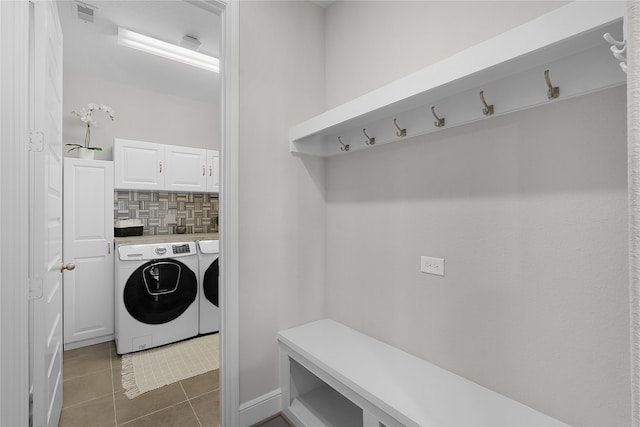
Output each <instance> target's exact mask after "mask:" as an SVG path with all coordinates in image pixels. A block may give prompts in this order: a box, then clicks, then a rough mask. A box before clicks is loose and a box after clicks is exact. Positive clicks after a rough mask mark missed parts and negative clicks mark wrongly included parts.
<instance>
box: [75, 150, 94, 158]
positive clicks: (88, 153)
mask: <svg viewBox="0 0 640 427" xmlns="http://www.w3.org/2000/svg"><path fill="white" fill-rule="evenodd" d="M95 155H96V152H95V150H87V149H86V148H78V157H79V158H81V159H85V160H93V159H94V157H95Z"/></svg>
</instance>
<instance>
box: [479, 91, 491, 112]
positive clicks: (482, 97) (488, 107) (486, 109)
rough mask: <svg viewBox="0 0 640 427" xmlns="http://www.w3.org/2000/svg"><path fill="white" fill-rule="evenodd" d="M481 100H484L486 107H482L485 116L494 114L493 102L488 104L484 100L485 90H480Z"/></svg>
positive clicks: (483, 103)
mask: <svg viewBox="0 0 640 427" xmlns="http://www.w3.org/2000/svg"><path fill="white" fill-rule="evenodd" d="M480 101H482V105H483V106H484V108H483V109H482V114H484V115H485V116H491V115H493V104H491V105H487V101H485V100H484V91H483V90H481V91H480Z"/></svg>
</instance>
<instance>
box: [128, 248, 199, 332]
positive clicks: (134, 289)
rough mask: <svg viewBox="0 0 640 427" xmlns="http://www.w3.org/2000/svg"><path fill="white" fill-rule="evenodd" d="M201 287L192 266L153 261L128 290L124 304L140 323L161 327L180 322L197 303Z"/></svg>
mask: <svg viewBox="0 0 640 427" xmlns="http://www.w3.org/2000/svg"><path fill="white" fill-rule="evenodd" d="M197 292H198V284H197V279H196V275H195V273H194V272H193V271H191V269H190V268H189V267H187V266H186V265H184V264H183V263H181V262H180V261H177V260H175V259H161V260H154V261H149V262H147V263H145V264H143V265H141V266H140V267H138V268H137V269H136V271H134V272H133V274H132V275H131V276H130V277H129V280H127V284H126V285H125V287H124V295H123V298H124V305H125V307H126V309H127V311H128V312H129V314H130V315H131V316H132V317H133V318H134V319H136V320H138V321H140V322H142V323H147V324H151V325H159V324H162V323H167V322H171V321H172V320H175V319H177V318H178V317H179V316H180V315H181V314H182V313H184V312H185V311H186V310H187V308H189V306H190V305H191V304H193V302H194V301H195V300H196V297H197Z"/></svg>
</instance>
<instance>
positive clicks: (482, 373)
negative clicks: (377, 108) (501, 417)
mask: <svg viewBox="0 0 640 427" xmlns="http://www.w3.org/2000/svg"><path fill="white" fill-rule="evenodd" d="M516 6H517V7H516ZM557 6H558V4H557V3H550V2H539V3H524V2H518V4H517V5H516V4H515V3H504V2H497V3H488V4H487V3H475V4H474V5H471V4H469V3H467V4H463V3H457V2H446V3H445V2H439V3H437V2H345V3H343V2H338V3H335V4H334V5H333V6H331V7H330V8H329V9H328V10H327V14H326V22H325V34H326V46H325V49H326V82H327V83H326V99H327V106H328V107H330V106H333V105H335V104H338V103H341V102H344V101H346V100H348V99H350V98H352V97H354V96H357V95H360V94H362V93H364V92H366V91H368V90H371V89H374V88H375V87H378V86H380V85H381V84H384V83H387V82H388V81H391V80H393V79H395V78H397V77H400V76H402V75H406V74H408V73H410V72H412V71H415V70H417V69H419V68H420V67H422V66H424V65H425V63H429V62H433V61H432V60H431V59H432V58H433V57H440V56H441V55H442V50H443V49H445V48H447V47H449V46H450V44H448V43H447V42H446V40H448V37H452V38H453V39H454V42H452V45H454V46H455V47H453V50H454V51H455V50H456V49H457V50H459V49H461V48H463V47H465V45H472V44H474V43H476V42H477V41H478V40H479V39H483V38H486V37H488V36H489V35H490V34H488V33H490V32H491V31H493V30H498V31H504V29H506V28H508V27H509V26H513V25H512V24H514V23H517V21H520V22H522V21H525V20H527V19H530V18H531V17H533V16H536V15H538V14H540V13H543V12H545V9H551V8H554V7H557ZM503 11H504V13H503ZM399 17H404V18H403V19H402V20H400V19H399ZM417 17H425V19H426V20H427V21H428V23H429V25H426V24H425V25H417V24H416V22H420V19H419V18H417ZM365 23H370V24H371V23H375V27H376V28H383V29H384V28H387V30H386V31H380V32H376V31H370V32H364V31H363V25H365ZM405 23H406V26H407V27H408V28H402V24H405ZM461 25H463V26H464V28H465V29H464V31H462V30H461V27H460V26H461ZM489 26H490V27H491V29H489V28H488V27H489ZM396 29H397V31H394V30H396ZM492 29H493V30H492ZM476 34H478V37H476V36H475V35H476ZM436 41H437V42H436ZM433 43H436V44H435V45H433ZM396 47H399V49H402V50H404V51H405V52H406V55H404V56H402V57H399V56H398V55H397V54H393V53H390V52H391V51H392V50H393V49H394V48H396ZM416 52H420V54H416ZM418 57H419V58H418ZM367 64H368V65H369V67H368V68H366V69H365V65H367ZM371 64H373V66H370V65H371ZM625 103H626V100H625V89H624V88H617V89H612V90H607V91H603V92H599V93H596V94H592V95H589V96H584V97H581V98H579V99H574V100H568V101H560V102H554V103H550V104H549V105H548V106H544V107H540V108H536V109H532V110H528V111H525V112H520V113H516V114H512V115H509V116H506V117H498V118H492V119H488V120H485V121H482V122H479V123H475V124H472V125H467V126H463V127H459V128H454V129H445V130H443V131H442V132H438V133H436V134H431V135H428V136H423V137H416V138H413V139H409V140H406V141H404V142H402V143H395V144H391V145H387V146H381V147H376V148H373V149H370V150H365V151H360V152H354V153H350V154H347V155H343V156H338V157H335V158H331V159H329V160H328V161H327V163H326V194H327V196H326V197H327V213H326V215H327V218H326V224H327V225H326V230H327V276H326V282H325V296H324V298H325V314H326V315H327V316H328V317H331V318H334V319H336V320H338V321H341V322H343V323H345V324H347V325H350V326H352V327H354V328H356V329H359V330H361V331H364V332H366V333H368V334H370V335H372V336H374V337H377V338H379V339H381V340H383V341H386V342H388V343H391V344H393V345H395V346H398V347H400V348H402V349H405V350H407V351H408V352H410V353H413V354H416V355H418V356H419V357H422V358H424V359H426V360H429V361H431V362H433V363H435V364H437V365H439V366H442V367H444V368H446V369H448V370H450V371H453V372H455V373H458V374H460V375H462V376H464V377H467V378H469V379H471V380H473V381H476V382H478V383H480V384H482V385H484V386H486V387H488V388H490V389H493V390H495V391H498V392H500V393H503V394H505V395H507V396H509V397H511V398H514V399H516V400H518V401H521V402H523V403H525V404H527V405H529V406H532V407H534V408H536V409H538V410H540V411H542V412H545V413H548V414H550V415H552V416H554V417H556V418H559V419H561V420H563V421H565V422H567V423H569V424H572V425H593V426H603V425H607V426H614V425H620V426H622V425H629V424H630V399H629V390H630V379H629V375H630V372H629V363H630V362H629V356H628V354H629V338H628V336H629V323H628V318H629V310H628V288H627V212H626V209H627V204H626V121H625V117H626V110H625ZM421 255H428V256H436V257H443V258H445V259H446V268H445V270H446V276H445V277H444V278H440V277H436V276H430V275H425V274H422V273H420V271H419V268H420V256H421Z"/></svg>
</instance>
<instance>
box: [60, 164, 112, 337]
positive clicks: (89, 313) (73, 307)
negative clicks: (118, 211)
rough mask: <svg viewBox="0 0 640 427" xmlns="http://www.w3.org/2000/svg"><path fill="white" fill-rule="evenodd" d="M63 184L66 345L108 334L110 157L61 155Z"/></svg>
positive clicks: (110, 213)
mask: <svg viewBox="0 0 640 427" xmlns="http://www.w3.org/2000/svg"><path fill="white" fill-rule="evenodd" d="M63 189H64V197H63V200H64V202H63V204H64V219H63V221H64V224H63V251H64V259H65V260H66V261H67V262H72V263H74V264H75V265H76V268H75V270H72V271H67V272H66V273H65V275H64V304H63V305H64V311H63V313H64V314H63V316H64V317H63V318H64V322H63V323H64V344H65V348H66V347H67V346H68V344H71V343H78V342H80V341H86V344H87V345H88V344H93V343H96V342H101V341H108V340H111V339H112V338H113V332H114V331H113V330H114V327H113V322H114V305H113V260H114V258H113V250H112V249H111V248H112V246H113V163H112V162H107V161H101V160H83V159H74V158H73V159H72V158H68V157H67V158H65V160H64V187H63ZM87 340H88V341H87ZM92 340H93V341H92ZM96 340H97V341H96ZM75 346H79V345H78V344H76V345H75Z"/></svg>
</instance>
